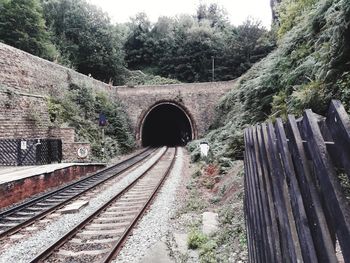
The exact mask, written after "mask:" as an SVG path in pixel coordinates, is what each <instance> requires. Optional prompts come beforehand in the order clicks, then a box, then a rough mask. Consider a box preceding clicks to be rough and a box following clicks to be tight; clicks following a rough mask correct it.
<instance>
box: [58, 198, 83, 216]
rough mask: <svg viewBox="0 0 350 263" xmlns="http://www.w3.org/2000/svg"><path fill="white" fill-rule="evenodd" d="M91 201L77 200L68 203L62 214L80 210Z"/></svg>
mask: <svg viewBox="0 0 350 263" xmlns="http://www.w3.org/2000/svg"><path fill="white" fill-rule="evenodd" d="M88 203H89V201H76V202H74V203H71V204H70V205H67V206H66V207H64V208H63V209H62V210H61V213H62V214H73V213H76V212H78V211H79V210H80V209H82V208H83V207H84V206H86V205H88Z"/></svg>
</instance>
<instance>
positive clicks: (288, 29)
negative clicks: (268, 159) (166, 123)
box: [189, 0, 350, 165]
mask: <svg viewBox="0 0 350 263" xmlns="http://www.w3.org/2000/svg"><path fill="white" fill-rule="evenodd" d="M277 10H278V12H279V13H278V14H279V15H280V18H279V20H280V27H279V28H277V30H278V31H279V37H280V39H279V41H278V47H277V49H276V50H275V51H273V52H272V53H271V54H270V55H268V56H267V57H266V58H264V59H262V60H261V61H260V62H258V63H256V64H255V65H254V66H253V67H252V68H251V69H250V70H249V71H248V72H247V73H246V74H244V75H243V76H242V77H241V78H240V79H239V81H237V82H236V83H235V84H233V89H232V91H231V92H229V93H228V94H227V95H226V96H225V97H224V98H223V99H222V101H221V102H220V104H219V105H218V107H217V116H218V120H217V122H216V123H215V124H214V125H213V129H214V130H212V131H211V132H210V133H209V134H208V135H207V138H206V140H208V141H209V142H210V145H211V151H212V152H213V153H214V154H213V155H214V156H216V159H218V161H219V163H220V164H223V165H229V162H225V160H226V158H228V159H230V160H232V159H235V158H240V157H242V150H243V129H244V128H245V127H246V126H248V125H251V124H255V123H258V122H262V121H265V120H267V119H271V120H274V119H275V118H277V117H282V118H285V117H286V115H287V113H292V114H296V115H300V114H301V113H302V111H303V110H304V109H306V108H311V109H312V110H313V111H314V112H316V113H319V114H324V113H325V110H326V109H327V107H328V105H329V102H330V100H331V99H332V98H337V99H340V100H341V101H342V102H343V103H344V105H345V107H346V108H347V110H348V111H349V110H350V105H349V98H350V97H349V94H350V92H349V87H350V77H349V75H350V74H349V72H350V37H349V36H350V27H349V23H350V1H349V0H332V1H331V0H320V1H312V0H310V1H304V0H296V1H294V0H293V1H291V0H283V1H281V3H280V6H279V7H277ZM301 10H302V11H301ZM197 143H198V142H194V143H193V144H192V145H190V147H189V148H190V149H195V148H198V147H196V146H197ZM192 154H193V155H194V156H195V155H196V152H195V151H193V153H192Z"/></svg>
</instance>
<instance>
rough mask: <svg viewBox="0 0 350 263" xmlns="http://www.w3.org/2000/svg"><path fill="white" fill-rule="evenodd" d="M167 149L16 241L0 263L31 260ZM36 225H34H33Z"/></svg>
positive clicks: (2, 255) (1, 257)
mask: <svg viewBox="0 0 350 263" xmlns="http://www.w3.org/2000/svg"><path fill="white" fill-rule="evenodd" d="M164 151H165V148H163V149H162V150H161V151H159V152H158V153H157V154H156V155H154V156H153V157H152V158H151V159H150V160H149V161H147V162H146V163H145V164H144V165H143V166H141V167H139V168H137V169H136V170H134V171H132V172H131V173H130V174H129V175H128V176H127V177H125V178H123V179H122V180H121V181H120V182H119V183H118V184H116V185H113V186H111V187H110V188H108V189H106V190H104V191H103V192H101V193H99V194H98V195H97V196H96V197H94V198H93V199H91V200H89V205H88V206H86V207H85V208H84V209H82V210H81V211H79V212H78V213H76V214H67V215H61V216H60V217H59V219H58V220H57V221H55V222H53V223H52V224H50V225H48V226H47V227H46V228H45V229H43V230H42V231H40V232H38V233H36V234H34V235H32V236H31V237H29V238H26V240H23V241H22V242H19V243H16V244H15V245H14V246H11V247H9V248H7V249H6V251H5V252H4V253H2V254H0V263H2V262H3V263H5V262H6V263H12V262H13V263H22V262H23V263H24V262H29V261H30V260H31V259H32V258H33V257H34V256H35V255H37V254H38V253H40V252H41V251H42V250H43V249H44V248H46V247H48V246H49V245H51V244H52V243H53V242H54V241H55V240H57V239H59V238H60V237H61V236H63V235H64V234H65V233H66V232H67V231H69V230H70V229H72V228H73V227H74V226H75V225H77V224H79V223H80V222H81V221H82V220H84V219H85V218H87V217H88V216H89V215H90V214H91V213H93V212H94V211H96V210H97V209H98V208H99V207H100V206H102V205H103V204H104V203H105V202H107V201H108V200H110V199H111V198H112V197H113V196H115V195H116V193H118V192H120V191H121V190H122V189H123V188H124V187H125V186H126V185H128V184H129V182H130V181H132V180H133V179H135V178H136V177H138V176H139V175H140V173H142V172H144V171H145V170H146V169H147V168H148V167H149V166H151V165H152V163H153V162H154V161H155V160H156V159H157V158H159V157H160V156H161V154H162V153H163V152H164ZM33 226H34V225H33Z"/></svg>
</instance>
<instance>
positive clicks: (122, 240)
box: [101, 148, 177, 263]
mask: <svg viewBox="0 0 350 263" xmlns="http://www.w3.org/2000/svg"><path fill="white" fill-rule="evenodd" d="M176 155H177V148H175V153H174V157H173V159H172V161H171V164H170V166H169V167H168V169H167V170H166V172H165V173H164V175H163V177H162V179H161V180H160V182H159V183H158V185H157V186H156V188H155V189H154V191H153V193H152V195H151V196H150V197H149V199H148V200H147V202H146V204H145V205H144V206H143V207H142V210H141V211H140V212H139V213H138V215H137V216H136V217H135V219H134V220H133V222H132V223H131V224H130V225H129V227H128V228H127V229H126V230H125V231H124V233H123V234H122V236H121V238H120V239H119V240H118V241H117V242H116V243H115V244H114V246H113V248H112V250H111V252H110V253H109V254H108V255H107V256H106V257H105V258H104V259H103V260H102V261H101V263H107V262H111V261H112V260H113V259H114V258H115V257H116V255H117V254H118V253H119V251H120V250H121V248H122V246H123V244H124V243H125V241H126V239H127V237H128V236H129V233H130V232H131V230H132V229H133V228H134V227H135V225H136V223H137V222H138V221H139V220H140V218H141V217H142V216H143V214H144V213H145V211H146V210H147V208H148V207H149V206H150V204H151V202H152V201H153V199H154V198H155V197H156V195H157V193H158V191H159V189H160V188H161V186H162V185H163V183H164V182H165V179H166V178H167V177H168V175H169V174H170V172H171V170H172V169H173V167H174V164H175V160H176Z"/></svg>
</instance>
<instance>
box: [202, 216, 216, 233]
mask: <svg viewBox="0 0 350 263" xmlns="http://www.w3.org/2000/svg"><path fill="white" fill-rule="evenodd" d="M218 228H219V220H218V214H217V213H213V212H204V213H203V226H202V231H203V233H204V234H206V235H211V234H212V233H214V232H215V231H217V230H218Z"/></svg>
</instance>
